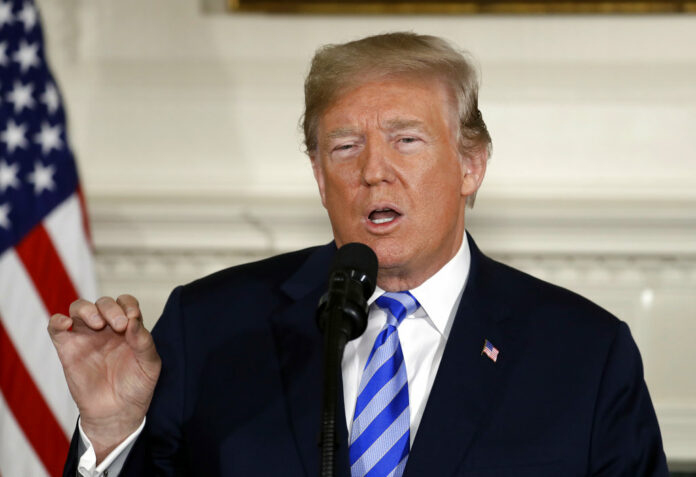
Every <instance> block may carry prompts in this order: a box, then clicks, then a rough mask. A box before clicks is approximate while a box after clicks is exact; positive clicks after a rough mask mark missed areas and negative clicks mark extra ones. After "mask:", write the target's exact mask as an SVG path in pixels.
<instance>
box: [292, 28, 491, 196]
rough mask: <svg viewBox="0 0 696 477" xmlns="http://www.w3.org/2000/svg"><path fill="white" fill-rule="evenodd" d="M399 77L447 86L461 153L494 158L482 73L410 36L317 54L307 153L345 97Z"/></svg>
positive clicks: (306, 122) (307, 114)
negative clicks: (323, 120) (481, 97)
mask: <svg viewBox="0 0 696 477" xmlns="http://www.w3.org/2000/svg"><path fill="white" fill-rule="evenodd" d="M399 76H417V77H421V78H423V77H424V78H428V79H430V78H433V79H436V80H440V81H443V83H444V84H445V85H446V86H447V87H448V88H449V90H450V92H451V94H452V95H453V99H454V100H456V103H457V107H458V116H459V149H460V151H461V152H462V153H463V154H469V153H471V152H472V151H474V150H476V151H478V150H480V149H481V148H485V151H486V155H487V156H488V155H489V154H490V150H491V137H490V134H489V133H488V129H487V128H486V124H485V123H484V121H483V117H482V116H481V112H480V111H479V109H478V87H479V78H478V71H477V70H476V67H475V66H474V65H473V62H472V60H471V59H470V55H468V54H467V53H464V52H460V51H457V50H456V49H455V48H453V47H452V46H451V45H450V44H449V43H448V42H447V41H445V40H443V39H442V38H438V37H435V36H430V35H417V34H415V33H410V32H394V33H385V34H382V35H375V36H369V37H367V38H363V39H360V40H356V41H351V42H348V43H343V44H332V45H325V46H323V47H321V48H319V49H318V50H317V52H316V53H315V55H314V58H313V59H312V64H311V67H310V70H309V73H308V74H307V78H306V79H305V85H304V91H305V111H304V115H303V117H302V119H301V121H302V128H303V131H304V142H305V148H306V152H307V153H308V154H310V155H311V154H313V153H314V152H315V151H316V148H317V126H318V123H319V118H320V117H321V115H322V114H323V113H324V112H325V111H326V110H327V109H328V107H329V106H330V105H331V104H332V103H334V102H335V101H336V100H337V99H338V97H339V96H340V95H342V94H343V93H345V92H346V91H347V90H349V89H352V88H355V87H357V86H360V85H361V84H365V83H367V82H370V81H374V80H376V79H379V78H384V77H399ZM472 199H473V197H472ZM472 202H473V200H472Z"/></svg>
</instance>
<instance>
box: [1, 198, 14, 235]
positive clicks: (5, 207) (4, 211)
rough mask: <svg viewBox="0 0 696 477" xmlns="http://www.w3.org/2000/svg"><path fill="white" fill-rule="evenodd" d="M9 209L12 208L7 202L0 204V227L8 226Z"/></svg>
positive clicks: (6, 228)
mask: <svg viewBox="0 0 696 477" xmlns="http://www.w3.org/2000/svg"><path fill="white" fill-rule="evenodd" d="M10 210H12V208H11V207H10V204H8V203H7V202H5V203H4V204H2V205H0V228H3V229H5V230H8V229H9V228H10V218H9V217H8V216H9V215H10Z"/></svg>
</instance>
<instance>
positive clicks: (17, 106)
mask: <svg viewBox="0 0 696 477" xmlns="http://www.w3.org/2000/svg"><path fill="white" fill-rule="evenodd" d="M33 90H34V86H33V85H32V84H26V85H23V84H22V83H20V82H19V81H15V84H14V88H13V89H12V91H10V92H9V93H8V94H7V100H8V101H10V102H11V103H13V104H14V112H15V114H18V113H20V112H21V111H22V109H23V108H27V109H31V108H33V107H34V104H35V103H34V98H33V97H32V93H33Z"/></svg>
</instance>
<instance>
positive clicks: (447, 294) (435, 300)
mask: <svg viewBox="0 0 696 477" xmlns="http://www.w3.org/2000/svg"><path fill="white" fill-rule="evenodd" d="M470 264H471V251H470V250H469V242H468V241H467V239H466V236H464V237H463V239H462V244H461V246H460V247H459V250H458V251H457V253H456V254H455V255H454V257H452V258H451V259H450V261H449V262H447V263H446V264H445V265H444V266H443V267H442V268H441V269H440V270H438V271H437V272H436V273H435V275H433V276H432V277H430V278H428V279H427V280H426V281H424V282H423V283H421V284H420V286H418V287H416V288H414V289H413V290H410V292H411V294H412V295H413V296H414V297H416V300H418V303H420V305H421V307H422V308H423V310H424V311H425V313H427V315H428V317H429V318H430V320H431V321H432V323H433V325H434V326H435V328H436V329H437V330H438V331H439V332H440V334H442V335H443V336H444V337H445V338H447V334H449V329H450V328H451V327H450V326H448V325H449V323H450V322H451V320H452V319H453V317H454V315H455V312H456V310H454V307H455V305H457V303H458V301H459V298H460V297H461V295H462V291H463V290H464V288H465V286H466V281H467V279H468V278H469V266H470ZM383 293H384V290H382V289H381V288H380V287H376V288H375V292H374V293H373V294H372V296H371V297H370V299H369V300H368V301H367V303H368V304H370V305H371V304H372V303H373V302H374V301H375V300H376V299H377V298H378V297H380V296H381V295H382V294H383Z"/></svg>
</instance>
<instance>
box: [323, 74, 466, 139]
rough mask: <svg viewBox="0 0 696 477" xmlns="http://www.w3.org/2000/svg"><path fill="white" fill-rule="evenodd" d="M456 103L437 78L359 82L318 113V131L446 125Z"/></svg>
mask: <svg viewBox="0 0 696 477" xmlns="http://www.w3.org/2000/svg"><path fill="white" fill-rule="evenodd" d="M455 118H456V107H455V106H454V101H453V100H452V95H451V94H449V89H448V88H447V87H445V85H444V84H443V83H442V82H441V81H438V80H432V79H431V80H425V79H413V78H387V79H380V80H374V81H369V82H365V83H362V84H360V85H358V86H355V87H353V88H351V89H348V90H346V91H344V92H342V93H340V94H339V95H337V97H336V99H335V100H334V101H333V102H332V103H331V104H330V105H329V107H328V108H327V109H326V110H325V111H324V113H323V114H322V115H321V116H320V120H319V131H318V132H319V135H320V136H327V135H334V134H335V131H336V130H340V129H345V128H354V127H360V126H369V125H376V126H380V127H386V125H387V124H388V125H389V126H390V127H391V128H398V127H404V128H405V127H410V126H416V125H418V124H419V123H420V124H422V125H425V126H430V127H440V126H442V125H443V123H445V125H447V126H449V125H450V124H451V120H452V119H455Z"/></svg>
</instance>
